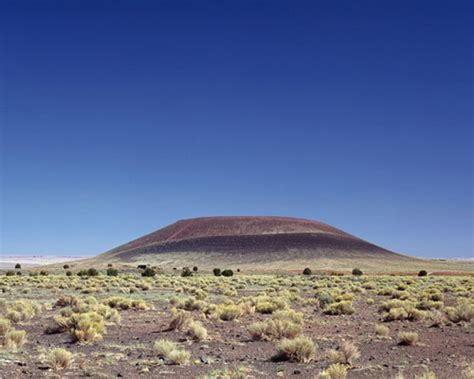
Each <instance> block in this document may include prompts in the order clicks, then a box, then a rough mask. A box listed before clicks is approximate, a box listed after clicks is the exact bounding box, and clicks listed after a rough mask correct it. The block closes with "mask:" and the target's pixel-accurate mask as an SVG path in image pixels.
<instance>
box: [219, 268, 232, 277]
mask: <svg viewBox="0 0 474 379" xmlns="http://www.w3.org/2000/svg"><path fill="white" fill-rule="evenodd" d="M233 275H234V271H232V270H231V269H226V270H223V271H222V276H233Z"/></svg>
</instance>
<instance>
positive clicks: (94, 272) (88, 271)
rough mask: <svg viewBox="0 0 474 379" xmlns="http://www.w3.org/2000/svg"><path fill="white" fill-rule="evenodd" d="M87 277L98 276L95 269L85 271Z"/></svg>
mask: <svg viewBox="0 0 474 379" xmlns="http://www.w3.org/2000/svg"><path fill="white" fill-rule="evenodd" d="M87 275H88V276H97V275H99V271H97V270H96V269H95V268H90V269H88V270H87Z"/></svg>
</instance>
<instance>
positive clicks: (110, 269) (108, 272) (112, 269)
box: [107, 267, 118, 276]
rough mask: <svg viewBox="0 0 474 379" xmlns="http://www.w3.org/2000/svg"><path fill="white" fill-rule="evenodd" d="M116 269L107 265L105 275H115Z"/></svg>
mask: <svg viewBox="0 0 474 379" xmlns="http://www.w3.org/2000/svg"><path fill="white" fill-rule="evenodd" d="M117 275H118V270H117V269H116V268H112V267H109V268H108V269H107V276H117Z"/></svg>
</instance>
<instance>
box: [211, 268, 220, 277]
mask: <svg viewBox="0 0 474 379" xmlns="http://www.w3.org/2000/svg"><path fill="white" fill-rule="evenodd" d="M212 272H213V273H214V276H221V269H220V268H215V269H214V270H212Z"/></svg>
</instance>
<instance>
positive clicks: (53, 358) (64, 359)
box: [47, 348, 72, 370]
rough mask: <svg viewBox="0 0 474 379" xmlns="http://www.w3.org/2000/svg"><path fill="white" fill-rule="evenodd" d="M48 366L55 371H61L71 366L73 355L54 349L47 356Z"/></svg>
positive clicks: (63, 350)
mask: <svg viewBox="0 0 474 379" xmlns="http://www.w3.org/2000/svg"><path fill="white" fill-rule="evenodd" d="M47 361H48V364H49V365H50V366H51V367H52V368H53V369H54V370H61V369H65V368H68V367H70V366H71V363H72V353H71V352H69V351H67V350H65V349H61V348H55V349H52V350H51V351H50V352H49V353H48V356H47Z"/></svg>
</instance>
